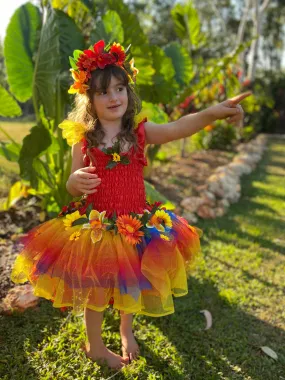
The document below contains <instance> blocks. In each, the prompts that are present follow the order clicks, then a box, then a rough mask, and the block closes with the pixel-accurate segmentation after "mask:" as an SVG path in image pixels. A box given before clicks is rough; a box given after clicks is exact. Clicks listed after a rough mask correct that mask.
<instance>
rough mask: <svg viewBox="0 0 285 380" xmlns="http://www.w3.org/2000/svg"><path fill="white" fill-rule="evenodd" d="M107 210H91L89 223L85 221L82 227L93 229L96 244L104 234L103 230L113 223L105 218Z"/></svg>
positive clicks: (92, 234) (93, 238)
mask: <svg viewBox="0 0 285 380" xmlns="http://www.w3.org/2000/svg"><path fill="white" fill-rule="evenodd" d="M105 214H106V211H102V212H99V211H97V210H91V211H90V214H89V223H85V224H83V226H82V229H92V232H91V239H92V242H93V243H94V244H95V243H97V241H100V240H101V239H102V236H103V232H104V231H105V230H106V229H107V227H108V226H109V225H110V224H111V223H109V222H108V219H107V218H105Z"/></svg>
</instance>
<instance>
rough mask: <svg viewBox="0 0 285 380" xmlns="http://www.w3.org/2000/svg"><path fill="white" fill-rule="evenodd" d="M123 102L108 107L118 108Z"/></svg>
mask: <svg viewBox="0 0 285 380" xmlns="http://www.w3.org/2000/svg"><path fill="white" fill-rule="evenodd" d="M120 105H121V104H117V105H115V106H111V107H108V108H109V109H112V108H118V107H119V106H120Z"/></svg>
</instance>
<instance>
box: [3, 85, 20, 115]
mask: <svg viewBox="0 0 285 380" xmlns="http://www.w3.org/2000/svg"><path fill="white" fill-rule="evenodd" d="M0 99H1V101H0V116H5V117H15V116H20V115H21V114H22V110H21V108H20V106H19V104H18V103H17V102H16V101H15V99H14V98H13V97H12V96H11V95H10V94H9V92H8V91H7V90H6V89H5V88H4V87H2V86H1V85H0Z"/></svg>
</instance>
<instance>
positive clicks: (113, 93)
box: [93, 75, 128, 122]
mask: <svg viewBox="0 0 285 380" xmlns="http://www.w3.org/2000/svg"><path fill="white" fill-rule="evenodd" d="M96 87H97V86H96ZM93 102H94V107H95V111H96V114H97V117H98V119H99V120H100V121H101V122H102V121H114V120H117V119H121V118H122V117H123V116H124V114H125V112H126V110H127V107H128V93H127V88H126V86H124V85H123V84H122V81H121V80H119V79H118V78H116V77H115V76H113V75H112V77H111V81H110V84H109V86H108V88H107V89H106V90H103V89H102V90H101V89H100V88H97V91H96V92H95V94H94V98H93Z"/></svg>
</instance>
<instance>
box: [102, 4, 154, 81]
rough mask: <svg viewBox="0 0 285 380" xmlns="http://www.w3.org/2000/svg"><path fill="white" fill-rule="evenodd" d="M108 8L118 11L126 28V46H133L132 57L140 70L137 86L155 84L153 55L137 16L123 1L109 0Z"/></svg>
mask: <svg viewBox="0 0 285 380" xmlns="http://www.w3.org/2000/svg"><path fill="white" fill-rule="evenodd" d="M108 8H109V9H112V10H114V11H116V12H117V13H118V15H119V16H120V19H121V21H122V24H123V27H124V46H125V48H127V47H128V46H129V45H130V44H131V45H132V46H131V50H130V52H131V56H132V57H134V59H135V67H136V68H137V69H138V70H139V75H138V76H137V81H136V84H137V85H138V86H140V85H151V84H153V81H152V76H153V74H154V69H153V67H152V64H153V62H152V53H151V50H150V47H149V42H148V39H147V36H146V35H145V34H144V31H143V29H142V28H141V26H140V23H139V20H138V18H137V16H136V15H135V14H133V13H131V12H130V10H129V8H128V6H127V5H126V4H124V2H123V1H122V0H108Z"/></svg>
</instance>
